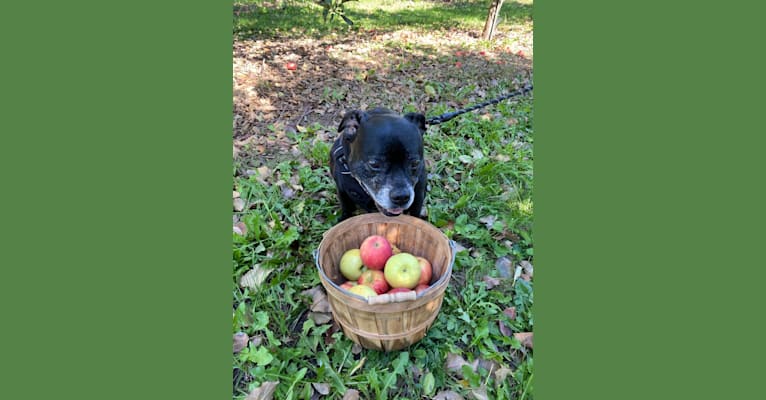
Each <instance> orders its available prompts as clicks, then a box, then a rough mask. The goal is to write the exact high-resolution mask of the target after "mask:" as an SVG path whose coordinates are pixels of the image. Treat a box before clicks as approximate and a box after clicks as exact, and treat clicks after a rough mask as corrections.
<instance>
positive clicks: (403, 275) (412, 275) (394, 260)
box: [383, 253, 420, 289]
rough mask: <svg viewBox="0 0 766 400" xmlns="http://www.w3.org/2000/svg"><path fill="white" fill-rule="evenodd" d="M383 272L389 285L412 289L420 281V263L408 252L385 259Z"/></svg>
mask: <svg viewBox="0 0 766 400" xmlns="http://www.w3.org/2000/svg"><path fill="white" fill-rule="evenodd" d="M383 273H384V276H385V277H386V281H387V282H388V284H389V285H391V287H395V288H397V287H403V288H407V289H412V288H414V287H415V286H417V285H418V282H419V281H420V263H419V262H418V259H417V258H415V256H413V255H412V254H410V253H399V254H397V255H395V256H391V257H390V258H389V259H388V261H386V266H385V268H384V269H383Z"/></svg>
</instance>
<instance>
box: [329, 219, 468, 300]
mask: <svg viewBox="0 0 766 400" xmlns="http://www.w3.org/2000/svg"><path fill="white" fill-rule="evenodd" d="M362 215H364V214H362ZM400 217H401V216H400ZM352 218H354V217H352ZM411 218H415V217H411ZM347 221H348V220H347ZM344 222H345V221H344ZM424 222H426V223H428V221H424ZM428 224H429V225H430V226H431V227H433V228H434V229H435V230H436V231H438V232H439V233H440V234H441V235H442V236H443V237H444V238H445V239H447V244H448V245H449V248H450V262H449V264H448V265H447V268H446V269H445V270H444V273H442V274H441V276H440V277H439V279H437V280H436V282H434V283H433V284H432V285H430V287H434V286H437V285H439V284H441V283H442V282H444V281H445V280H447V279H449V276H451V275H452V266H453V265H454V264H455V252H456V251H455V250H456V249H457V245H456V244H455V241H454V240H452V239H449V238H448V237H447V235H445V234H444V232H442V231H441V230H439V228H436V227H435V226H433V225H431V224H430V223H428ZM336 226H338V224H336V225H335V226H333V227H332V228H335V227H336ZM332 228H330V229H332ZM325 233H327V232H325ZM322 243H324V237H323V238H322V240H321V241H320V242H319V246H317V248H316V249H314V265H315V266H316V267H317V270H318V271H319V274H320V275H321V276H322V278H324V279H323V280H324V281H327V283H329V284H330V285H332V287H334V288H335V289H338V290H339V291H341V293H343V294H345V295H347V296H351V297H354V298H357V299H359V300H361V301H364V302H365V303H367V304H369V299H370V297H363V296H360V295H358V294H356V293H351V292H349V291H347V290H343V288H341V287H340V285H338V284H336V283H335V282H333V281H332V280H331V279H330V278H329V277H328V276H327V274H325V272H324V270H322V266H321V265H319V252H320V250H321V248H322ZM430 287H429V289H430ZM426 294H428V290H424V291H422V292H420V294H418V295H416V296H415V299H414V300H406V301H415V300H417V299H420V298H422V297H423V296H424V295H426Z"/></svg>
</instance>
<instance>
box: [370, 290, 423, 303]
mask: <svg viewBox="0 0 766 400" xmlns="http://www.w3.org/2000/svg"><path fill="white" fill-rule="evenodd" d="M416 298H417V295H416V294H415V291H414V290H410V291H408V292H399V293H384V294H380V295H377V296H372V297H368V298H367V304H369V305H374V304H389V303H401V302H404V301H412V300H415V299H416Z"/></svg>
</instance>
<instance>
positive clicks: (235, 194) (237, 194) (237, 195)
mask: <svg viewBox="0 0 766 400" xmlns="http://www.w3.org/2000/svg"><path fill="white" fill-rule="evenodd" d="M237 197H239V192H238V191H236V190H235V191H234V197H232V198H234V199H236V198H237Z"/></svg>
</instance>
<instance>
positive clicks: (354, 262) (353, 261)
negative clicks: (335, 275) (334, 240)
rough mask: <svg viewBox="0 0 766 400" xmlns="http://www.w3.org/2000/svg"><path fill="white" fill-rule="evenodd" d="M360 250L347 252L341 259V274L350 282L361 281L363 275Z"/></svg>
mask: <svg viewBox="0 0 766 400" xmlns="http://www.w3.org/2000/svg"><path fill="white" fill-rule="evenodd" d="M359 254H360V253H359V249H351V250H347V251H346V252H345V253H343V256H342V257H341V258H340V273H341V274H343V276H345V277H346V279H348V280H350V281H355V280H357V279H359V276H361V275H362V267H364V265H362V257H361V256H360V255H359Z"/></svg>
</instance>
